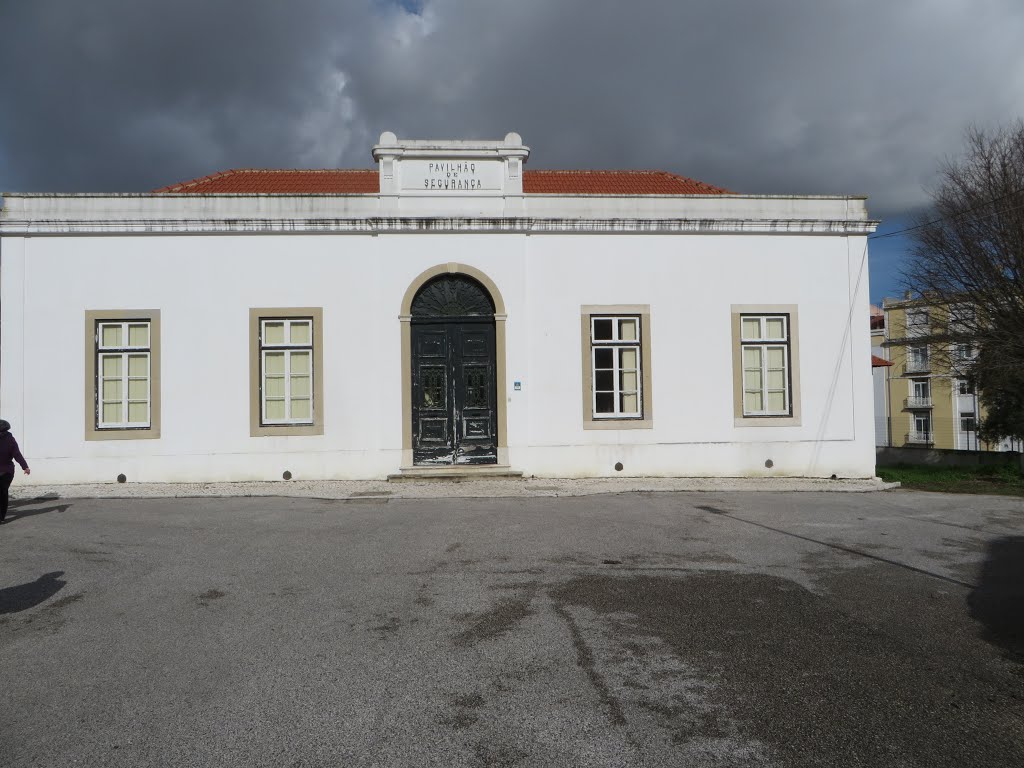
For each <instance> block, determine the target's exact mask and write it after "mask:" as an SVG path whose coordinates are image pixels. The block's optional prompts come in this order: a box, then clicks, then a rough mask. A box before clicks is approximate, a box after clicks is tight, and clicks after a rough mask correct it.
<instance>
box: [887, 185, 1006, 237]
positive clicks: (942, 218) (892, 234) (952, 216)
mask: <svg viewBox="0 0 1024 768" xmlns="http://www.w3.org/2000/svg"><path fill="white" fill-rule="evenodd" d="M1021 193H1024V189H1016V190H1013V191H1012V192H1007V193H1006V194H1005V195H1000V196H999V197H994V198H992V199H991V200H987V201H985V202H984V203H979V204H978V205H976V206H974V207H973V208H968V209H967V210H966V211H960V212H959V213H953V214H950V215H949V216H940V217H939V218H937V219H932V220H931V221H926V222H925V223H924V224H918V225H917V226H913V227H907V228H906V229H899V230H897V231H895V232H886V233H885V234H884V235H869V236H868V240H883V239H885V238H887V237H896V236H897V235H903V234H906V233H907V232H913V231H914V230H915V229H924V228H925V227H930V226H931V225H932V224H938V223H939V222H940V221H946V220H947V219H955V218H958V217H960V216H967V215H968V214H971V213H974V212H975V211H977V210H980V209H981V208H986V207H988V206H990V205H992V204H993V203H998V202H999V201H1000V200H1005V199H1006V198H1008V197H1013V196H1014V195H1019V194H1021ZM1021 208H1024V205H1015V206H1013V207H1012V208H1004V209H1002V210H1000V211H995V212H993V213H990V214H988V215H989V216H995V215H996V214H997V213H1003V212H1004V211H1016V210H1020V209H1021Z"/></svg>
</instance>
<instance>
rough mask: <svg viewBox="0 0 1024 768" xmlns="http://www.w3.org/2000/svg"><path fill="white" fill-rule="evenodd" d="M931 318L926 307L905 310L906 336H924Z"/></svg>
mask: <svg viewBox="0 0 1024 768" xmlns="http://www.w3.org/2000/svg"><path fill="white" fill-rule="evenodd" d="M930 324H931V318H930V316H929V313H928V310H927V309H908V310H907V336H924V335H925V334H927V333H928V328H929V325H930Z"/></svg>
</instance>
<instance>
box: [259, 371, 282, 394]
mask: <svg viewBox="0 0 1024 768" xmlns="http://www.w3.org/2000/svg"><path fill="white" fill-rule="evenodd" d="M263 392H264V394H265V395H266V396H267V397H284V376H267V379H266V384H265V385H264V387H263Z"/></svg>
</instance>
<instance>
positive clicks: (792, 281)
mask: <svg viewBox="0 0 1024 768" xmlns="http://www.w3.org/2000/svg"><path fill="white" fill-rule="evenodd" d="M373 156H374V158H375V160H376V161H377V164H378V169H377V171H371V170H366V171H229V172H226V173H223V174H217V175H214V176H210V177H206V178H204V179H198V180H195V181H194V182H188V183H184V184H181V185H177V186H174V187H169V188H165V189H164V190H160V191H158V192H155V193H149V194H7V195H5V196H4V198H3V208H2V210H0V311H2V316H0V323H2V324H0V355H2V357H0V416H2V417H3V418H6V419H8V420H9V421H10V422H11V423H12V425H13V429H14V432H15V434H16V435H17V436H18V438H19V440H20V441H21V444H22V446H23V448H24V451H25V453H26V455H27V456H28V457H29V458H30V460H31V462H32V467H33V470H34V472H33V474H32V475H31V477H30V478H26V479H25V482H37V483H53V482H67V483H71V482H93V481H108V482H112V481H114V480H115V478H117V477H118V475H124V476H125V477H126V478H127V480H128V481H129V482H132V481H218V480H251V479H262V480H269V479H278V478H281V477H283V476H284V475H285V473H290V476H292V477H294V478H296V479H313V478H337V479H345V478H383V477H385V476H388V475H391V474H395V473H399V472H408V473H415V472H436V471H444V470H448V471H451V470H452V468H453V465H454V466H455V467H456V468H458V469H465V468H467V467H468V470H469V471H478V472H479V471H490V472H522V473H524V474H526V475H537V476H560V477H576V476H605V475H615V474H617V473H621V474H622V475H638V476H640V475H643V476H657V475H663V476H710V475H718V476H767V475H790V476H817V477H829V476H831V475H837V476H839V477H870V476H872V475H873V474H874V457H875V452H874V442H875V441H874V425H873V420H872V384H871V373H870V371H871V367H870V365H869V364H868V363H869V360H870V354H871V353H870V339H869V333H868V329H867V328H865V327H864V322H863V318H864V317H865V315H866V314H867V312H868V278H867V241H866V237H867V235H868V234H869V233H870V232H872V231H873V230H874V226H875V222H873V221H870V220H869V219H868V217H867V212H866V207H865V201H864V199H863V198H860V197H792V196H765V195H739V194H732V193H728V192H725V191H724V190H721V189H717V188H715V187H711V186H709V185H706V184H702V183H700V182H695V181H692V180H690V179H685V178H683V177H679V176H674V175H672V174H669V173H665V172H657V171H646V172H640V171H638V172H600V171H590V172H586V171H533V172H530V171H527V172H525V173H524V169H523V166H524V164H525V162H526V160H527V158H528V156H529V149H528V148H527V147H526V146H524V145H523V143H522V141H521V139H520V138H519V136H518V135H516V134H509V135H508V136H507V137H506V138H505V139H504V140H503V141H399V140H397V139H396V137H395V136H394V135H393V134H390V133H385V134H383V135H382V136H381V139H380V143H379V144H378V145H377V146H375V147H374V148H373Z"/></svg>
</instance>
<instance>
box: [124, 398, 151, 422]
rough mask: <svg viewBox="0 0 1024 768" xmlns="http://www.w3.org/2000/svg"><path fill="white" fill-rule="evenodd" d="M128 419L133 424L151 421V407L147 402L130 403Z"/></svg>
mask: <svg viewBox="0 0 1024 768" xmlns="http://www.w3.org/2000/svg"><path fill="white" fill-rule="evenodd" d="M128 421H130V422H131V423H132V424H145V423H146V422H147V421H149V408H148V407H147V406H146V403H145V402H141V403H128Z"/></svg>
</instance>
